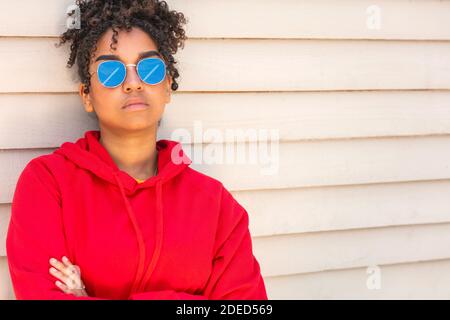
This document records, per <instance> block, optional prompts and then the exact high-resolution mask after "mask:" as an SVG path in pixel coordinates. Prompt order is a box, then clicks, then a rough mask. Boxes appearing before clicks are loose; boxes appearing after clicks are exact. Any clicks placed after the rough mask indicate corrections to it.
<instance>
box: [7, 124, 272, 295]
mask: <svg viewBox="0 0 450 320" xmlns="http://www.w3.org/2000/svg"><path fill="white" fill-rule="evenodd" d="M99 137H100V131H87V132H86V133H85V136H84V138H80V139H78V141H76V142H75V143H71V142H66V143H63V144H62V145H61V147H60V148H58V149H57V150H55V151H54V152H53V153H52V154H47V155H42V156H39V157H37V158H35V159H33V160H31V161H30V162H29V163H28V164H27V166H26V167H25V169H24V170H23V172H22V173H21V175H20V177H19V180H18V182H17V186H16V190H15V193H14V198H13V203H12V209H11V220H10V224H9V229H8V234H7V239H6V250H7V256H8V264H9V271H10V274H11V280H12V284H13V288H14V292H15V295H16V298H17V299H149V300H156V299H212V300H216V299H249V300H253V299H261V300H266V299H267V294H266V289H265V285H264V281H263V278H262V276H261V273H260V266H259V263H258V262H257V260H256V258H255V257H254V255H253V252H252V240H251V237H250V233H249V229H248V224H249V217H248V214H247V212H246V210H245V209H244V208H243V207H242V206H241V205H240V204H239V203H238V202H237V201H236V200H235V199H234V198H233V196H232V195H231V193H230V192H229V191H228V190H227V189H226V188H225V187H224V186H223V184H222V183H221V182H219V181H218V180H216V179H214V178H212V177H209V176H206V175H204V174H202V173H200V172H198V171H196V170H194V169H192V168H190V167H189V164H190V163H191V162H192V161H191V160H190V159H189V158H188V156H187V155H186V154H185V153H184V152H183V150H182V149H181V144H180V143H178V142H176V141H172V140H159V141H157V144H156V148H157V150H158V174H157V175H156V176H154V177H151V178H149V179H147V180H146V181H145V182H143V183H138V182H137V181H136V180H135V179H134V178H133V177H131V176H130V175H129V174H127V173H126V172H124V171H121V170H120V169H119V168H118V167H117V165H116V164H115V163H114V161H113V160H112V158H111V156H110V155H109V153H108V152H107V150H106V149H105V148H104V147H103V146H102V145H101V144H100V143H99ZM171 155H173V156H171ZM177 156H179V158H178V157H177ZM178 159H182V160H183V161H181V162H180V161H178ZM64 255H65V256H67V257H68V258H69V259H70V260H71V261H72V263H74V264H76V265H78V266H79V267H80V269H81V278H82V280H83V282H84V284H85V286H86V291H87V293H88V294H89V297H88V298H87V297H79V298H77V297H75V296H74V295H72V294H66V293H64V292H62V291H61V290H60V289H59V288H58V287H57V286H56V285H55V281H56V280H57V279H56V278H55V277H54V276H52V275H51V274H50V273H49V268H50V264H49V259H50V258H51V257H53V258H56V259H58V260H61V259H62V257H63V256H64Z"/></svg>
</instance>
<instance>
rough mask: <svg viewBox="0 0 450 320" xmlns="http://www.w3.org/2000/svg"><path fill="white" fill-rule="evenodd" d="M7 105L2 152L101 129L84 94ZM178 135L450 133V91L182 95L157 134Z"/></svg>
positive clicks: (2, 101)
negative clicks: (85, 106) (86, 107)
mask: <svg viewBox="0 0 450 320" xmlns="http://www.w3.org/2000/svg"><path fill="white" fill-rule="evenodd" d="M0 105H1V106H2V107H1V108H0V149H11V148H13V149H18V148H21V149H25V148H54V147H57V146H59V145H60V144H61V143H63V142H65V141H73V140H75V139H77V138H78V137H80V136H82V135H83V133H84V132H85V131H86V130H97V129H98V124H97V120H95V119H94V117H92V116H91V115H89V114H87V113H86V112H85V111H84V109H83V106H82V104H81V99H80V97H79V96H78V94H0ZM23 128H27V130H23ZM179 130H183V132H186V134H188V135H189V136H190V137H191V141H192V142H195V143H202V142H203V143H210V142H214V139H215V137H214V136H213V135H212V134H210V133H212V132H215V131H220V132H221V133H222V134H223V141H224V142H231V141H242V138H241V137H240V136H239V132H244V133H249V134H246V135H244V136H243V138H246V137H248V138H250V137H251V135H250V133H251V132H255V133H257V132H263V131H270V130H276V131H278V133H279V138H280V140H282V141H297V140H324V139H342V138H367V137H387V136H391V137H392V136H417V135H440V134H449V133H450V91H403V92H402V91H392V92H391V91H377V92H326V93H325V92H322V93H318V92H282V93H280V92H270V93H266V92H261V93H175V94H174V95H173V97H172V101H171V103H170V104H168V105H167V106H166V108H165V112H164V115H163V120H162V122H161V127H160V128H159V130H158V136H159V138H164V139H171V138H172V135H174V134H176V133H177V132H178V131H179ZM226 132H231V133H232V134H231V135H228V134H227V135H226V134H225V133H226Z"/></svg>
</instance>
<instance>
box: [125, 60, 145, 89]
mask: <svg viewBox="0 0 450 320" xmlns="http://www.w3.org/2000/svg"><path fill="white" fill-rule="evenodd" d="M126 67H127V75H126V77H125V81H124V82H123V90H124V91H125V92H126V93H130V92H132V91H142V89H143V84H142V81H141V78H139V75H138V74H137V69H136V65H135V64H127V66H126Z"/></svg>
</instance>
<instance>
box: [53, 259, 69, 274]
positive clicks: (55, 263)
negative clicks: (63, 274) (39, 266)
mask: <svg viewBox="0 0 450 320" xmlns="http://www.w3.org/2000/svg"><path fill="white" fill-rule="evenodd" d="M50 264H51V265H52V266H53V267H55V268H56V269H57V270H60V271H63V270H64V269H65V268H66V266H65V265H64V264H63V263H62V262H61V261H59V260H58V259H55V258H51V259H50Z"/></svg>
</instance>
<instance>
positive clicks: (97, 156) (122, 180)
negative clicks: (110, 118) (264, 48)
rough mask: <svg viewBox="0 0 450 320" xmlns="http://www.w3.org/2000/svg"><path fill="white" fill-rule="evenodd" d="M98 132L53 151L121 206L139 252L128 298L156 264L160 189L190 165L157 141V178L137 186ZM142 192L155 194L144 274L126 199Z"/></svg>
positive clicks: (176, 149) (169, 144)
mask: <svg viewBox="0 0 450 320" xmlns="http://www.w3.org/2000/svg"><path fill="white" fill-rule="evenodd" d="M99 139H100V131H98V130H91V131H86V133H85V135H84V137H83V138H80V139H78V140H77V141H76V142H75V143H72V142H65V143H63V144H62V145H61V147H60V148H58V149H57V150H55V151H54V153H56V154H60V155H62V156H64V157H65V158H66V159H67V160H69V161H71V162H73V164H75V165H76V166H78V167H79V168H82V169H84V170H88V171H89V172H91V173H92V174H94V175H96V176H97V177H99V178H101V179H103V180H105V181H107V182H109V183H111V184H113V185H116V186H117V187H118V188H119V190H120V194H121V197H122V200H123V203H124V209H126V212H127V214H128V216H129V219H130V221H131V223H132V225H133V228H134V231H135V233H136V240H137V243H138V248H139V260H138V261H139V262H138V270H137V272H136V276H135V279H134V282H133V286H132V288H131V292H130V294H133V293H136V292H139V291H141V290H143V288H144V287H145V284H146V283H147V282H148V280H149V279H150V276H151V274H152V272H153V270H154V268H155V266H156V263H157V261H158V258H159V255H160V252H161V246H162V239H163V217H164V214H163V212H164V208H163V201H162V199H163V185H164V183H167V182H168V181H170V180H171V179H172V178H174V177H175V176H177V175H178V174H180V173H181V172H182V171H183V170H184V169H186V168H187V167H188V166H189V165H190V164H191V163H192V161H191V160H190V159H189V157H188V156H187V155H186V154H185V153H184V152H183V150H182V147H181V144H180V143H179V142H177V141H172V140H158V141H157V142H156V150H157V152H158V161H157V166H158V170H157V172H158V173H157V175H156V176H153V177H150V178H149V179H147V180H146V181H144V182H142V183H138V182H137V181H136V180H135V179H134V178H133V177H131V176H130V175H129V174H127V173H126V172H124V171H122V170H120V169H119V168H118V167H117V165H116V164H115V162H114V161H113V159H112V158H111V156H110V155H109V153H108V151H107V150H106V149H105V148H104V147H103V145H102V144H100V142H99ZM142 188H154V189H155V192H156V203H155V207H156V214H157V220H156V221H157V225H156V230H157V231H156V235H155V236H156V239H155V240H156V247H155V250H154V252H153V256H152V258H151V260H150V265H149V267H148V268H147V270H146V271H145V270H144V264H145V259H146V254H147V253H146V250H145V243H144V237H143V233H142V231H141V229H140V227H139V225H138V223H137V219H136V214H135V212H134V211H133V209H132V207H131V205H130V202H129V200H128V196H129V195H131V194H133V193H134V192H136V191H137V190H139V189H142Z"/></svg>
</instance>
